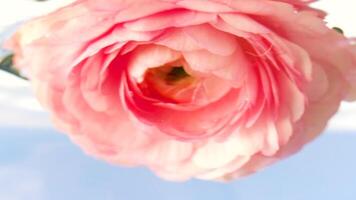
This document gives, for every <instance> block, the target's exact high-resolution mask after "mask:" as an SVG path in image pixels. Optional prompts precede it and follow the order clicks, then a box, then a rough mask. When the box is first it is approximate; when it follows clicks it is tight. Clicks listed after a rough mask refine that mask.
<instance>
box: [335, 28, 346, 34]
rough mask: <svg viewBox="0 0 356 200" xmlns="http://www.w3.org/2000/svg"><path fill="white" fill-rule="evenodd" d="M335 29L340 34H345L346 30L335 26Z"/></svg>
mask: <svg viewBox="0 0 356 200" xmlns="http://www.w3.org/2000/svg"><path fill="white" fill-rule="evenodd" d="M333 29H334V30H335V31H336V32H338V33H340V34H344V31H343V30H342V29H341V28H339V27H333Z"/></svg>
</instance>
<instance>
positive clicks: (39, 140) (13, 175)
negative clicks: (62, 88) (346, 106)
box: [0, 128, 356, 200]
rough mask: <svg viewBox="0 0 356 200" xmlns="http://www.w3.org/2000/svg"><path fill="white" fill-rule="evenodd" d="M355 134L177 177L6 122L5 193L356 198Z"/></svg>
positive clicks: (0, 173) (0, 194)
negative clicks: (263, 163)
mask: <svg viewBox="0 0 356 200" xmlns="http://www.w3.org/2000/svg"><path fill="white" fill-rule="evenodd" d="M355 152H356V137H355V135H353V134H346V133H345V134H338V133H335V134H334V133H328V134H325V135H323V136H322V137H320V138H319V139H317V140H316V141H315V142H314V143H312V144H310V145H308V146H307V147H306V148H304V150H303V151H302V152H300V153H299V154H297V155H296V156H293V157H291V158H289V159H287V160H284V161H282V162H280V163H278V164H276V165H274V166H271V167H269V168H267V169H265V170H263V171H262V172H260V173H257V174H255V175H252V176H250V177H247V178H244V179H242V180H237V181H234V182H232V183H229V184H222V183H215V182H207V181H199V180H192V181H188V182H184V183H172V182H167V181H163V180H161V179H159V178H158V177H156V176H155V175H154V174H153V173H151V172H150V171H148V170H147V169H144V168H133V169H132V168H120V167H116V166H112V165H109V164H107V163H104V162H102V161H99V160H95V159H93V158H91V157H89V156H86V155H84V154H83V153H82V151H81V150H80V149H79V148H78V147H77V146H75V145H74V144H72V143H71V142H70V141H69V140H68V139H67V137H66V136H65V135H63V134H60V133H57V132H55V131H54V130H51V129H48V130H46V129H36V128H35V129H31V128H28V129H26V128H2V129H0V199H1V200H142V199H154V200H161V199H162V200H166V199H167V200H176V199H177V200H183V199H184V200H190V199H192V200H193V199H197V200H200V199H201V200H210V199H211V200H213V199H214V200H230V199H234V200H318V199H322V200H335V199H337V200H354V199H356V191H355V190H356V171H355V169H356V161H355Z"/></svg>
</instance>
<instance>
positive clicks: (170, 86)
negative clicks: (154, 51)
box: [139, 61, 198, 103]
mask: <svg viewBox="0 0 356 200" xmlns="http://www.w3.org/2000/svg"><path fill="white" fill-rule="evenodd" d="M197 82H198V81H197V79H196V78H194V77H193V76H191V75H189V74H188V73H187V72H186V70H185V68H184V62H182V61H175V62H172V63H168V64H165V65H164V66H160V67H155V68H150V69H148V70H147V71H146V72H145V75H144V80H143V81H142V82H141V83H140V84H139V87H140V88H141V90H142V91H143V92H144V93H145V95H147V96H150V97H154V98H159V99H161V100H162V99H163V100H166V101H170V102H174V103H184V102H189V101H191V98H192V95H193V92H194V89H195V86H196V83H197Z"/></svg>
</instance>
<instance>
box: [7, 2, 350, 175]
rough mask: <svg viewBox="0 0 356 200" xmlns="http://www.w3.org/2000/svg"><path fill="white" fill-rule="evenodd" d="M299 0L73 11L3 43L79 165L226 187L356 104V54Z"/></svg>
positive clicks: (79, 7)
mask: <svg viewBox="0 0 356 200" xmlns="http://www.w3.org/2000/svg"><path fill="white" fill-rule="evenodd" d="M309 2H311V1H301V0H300V1H297V0H279V1H277V0H248V1H247V0H135V1H133V0H78V1H76V2H75V3H73V4H71V5H69V6H67V7H64V8H62V9H60V10H57V11H56V12H54V13H52V14H49V15H47V16H44V17H40V18H37V19H34V20H32V21H30V22H28V23H27V24H26V25H24V26H23V27H22V28H21V29H20V30H19V31H18V32H17V33H16V34H15V35H14V36H13V38H12V39H11V40H10V41H9V42H8V43H7V46H8V48H10V49H12V50H13V51H14V52H15V53H16V64H17V66H18V68H19V69H21V70H22V71H24V72H26V73H27V74H28V76H29V78H30V79H31V81H32V83H33V87H34V89H35V91H36V93H37V96H38V99H39V100H40V101H41V103H42V104H43V106H44V107H46V108H47V109H48V110H49V111H50V113H51V114H52V117H53V121H54V122H55V124H56V126H57V127H58V128H59V129H60V130H62V131H63V132H66V133H67V134H68V136H69V137H70V138H71V139H72V140H73V141H74V142H75V143H77V144H79V145H80V146H81V147H82V148H83V149H84V150H85V151H86V152H87V153H89V154H91V155H94V156H96V157H99V158H101V159H104V160H106V161H108V162H110V163H115V164H119V165H125V166H137V165H144V166H147V167H149V168H150V169H152V170H153V171H154V172H155V173H157V174H158V175H159V176H161V177H163V178H166V179H170V180H186V179H189V178H191V177H195V178H200V179H214V180H231V179H235V178H238V177H241V176H245V175H248V174H250V173H253V172H255V171H258V170H260V169H261V168H263V167H265V166H266V165H269V164H271V163H273V162H275V161H278V160H280V159H282V158H284V157H285V156H288V155H290V154H292V153H294V152H296V151H298V150H299V149H300V148H301V147H302V146H303V145H304V144H306V143H308V142H309V141H311V140H312V139H314V138H315V137H316V136H318V135H319V134H320V133H321V132H322V130H323V129H324V127H325V125H326V124H327V122H328V120H329V119H330V117H331V116H332V115H333V114H334V113H335V112H336V111H337V109H338V107H339V105H340V102H341V101H342V100H345V99H349V100H352V99H355V97H356V89H355V88H356V85H355V82H356V81H355V80H356V72H355V71H356V70H355V69H356V48H355V45H354V44H352V42H351V41H350V40H348V39H347V38H345V37H344V36H343V35H342V34H339V33H337V32H336V31H334V30H332V29H329V28H327V27H326V26H325V23H324V22H323V17H324V16H325V13H324V12H322V11H319V10H316V9H312V8H310V7H308V3H309Z"/></svg>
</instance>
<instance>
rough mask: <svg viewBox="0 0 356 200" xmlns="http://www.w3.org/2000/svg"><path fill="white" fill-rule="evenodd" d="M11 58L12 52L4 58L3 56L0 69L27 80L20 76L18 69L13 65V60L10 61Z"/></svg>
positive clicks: (12, 56)
mask: <svg viewBox="0 0 356 200" xmlns="http://www.w3.org/2000/svg"><path fill="white" fill-rule="evenodd" d="M13 58H14V55H13V54H10V55H8V56H6V57H5V58H3V59H2V60H1V61H0V69H1V70H4V71H6V72H8V73H10V74H12V75H15V76H17V77H19V78H21V79H24V80H27V78H25V77H23V76H21V74H20V73H19V71H18V70H17V69H15V68H14V67H13V62H12V60H13Z"/></svg>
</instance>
